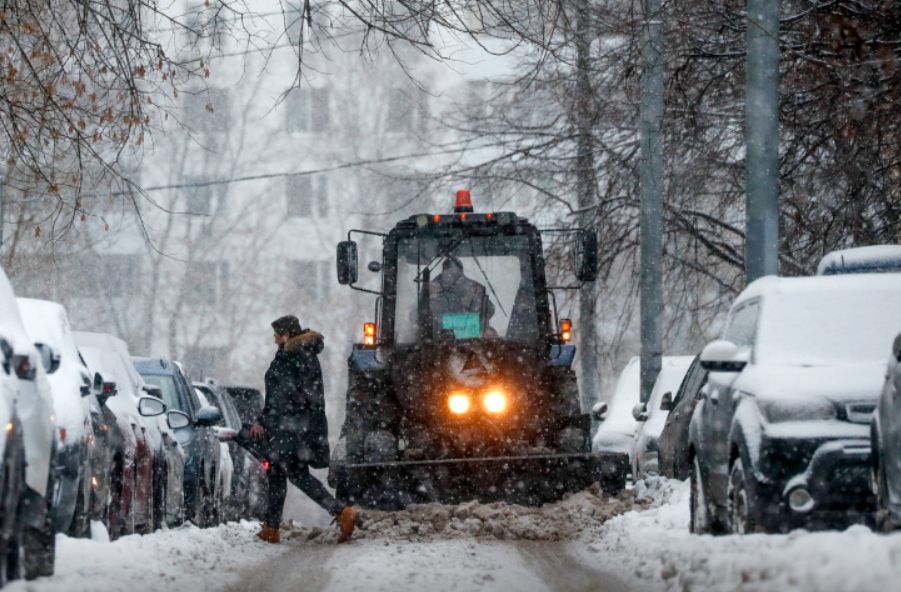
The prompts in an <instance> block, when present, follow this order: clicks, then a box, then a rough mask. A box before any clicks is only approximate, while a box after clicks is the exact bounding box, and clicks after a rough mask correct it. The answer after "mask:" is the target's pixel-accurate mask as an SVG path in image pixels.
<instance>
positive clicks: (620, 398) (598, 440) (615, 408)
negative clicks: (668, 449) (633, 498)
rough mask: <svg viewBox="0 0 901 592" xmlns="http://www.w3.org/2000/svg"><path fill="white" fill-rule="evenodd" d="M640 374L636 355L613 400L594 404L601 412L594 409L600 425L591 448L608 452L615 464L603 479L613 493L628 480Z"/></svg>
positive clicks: (639, 396)
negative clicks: (634, 410)
mask: <svg viewBox="0 0 901 592" xmlns="http://www.w3.org/2000/svg"><path fill="white" fill-rule="evenodd" d="M640 372H641V365H640V360H639V358H638V357H637V356H636V357H634V358H632V359H631V360H629V363H628V364H626V367H625V368H623V371H622V372H621V373H620V375H619V380H617V381H616V388H614V389H613V396H612V397H611V398H610V401H609V402H606V403H600V404H598V405H595V407H596V408H598V407H600V409H594V410H592V411H593V413H592V415H593V416H594V418H595V419H596V420H597V421H599V422H600V425H599V426H598V429H597V431H596V432H595V434H594V437H593V438H592V440H591V449H592V451H593V452H603V453H607V454H606V455H605V456H608V457H610V458H611V459H613V460H612V465H611V466H610V467H609V468H608V469H607V470H605V473H604V475H603V476H602V477H601V478H602V479H604V480H605V481H607V482H608V484H611V485H612V487H611V489H612V490H614V489H622V488H623V487H625V485H626V480H627V479H628V477H629V453H630V452H631V450H632V439H633V438H634V437H635V430H636V429H637V428H638V422H637V421H635V418H634V417H633V416H632V409H633V408H634V407H635V405H636V404H638V402H639V400H640V399H641V387H640V380H641V376H640Z"/></svg>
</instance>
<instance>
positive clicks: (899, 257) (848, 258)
mask: <svg viewBox="0 0 901 592" xmlns="http://www.w3.org/2000/svg"><path fill="white" fill-rule="evenodd" d="M898 272H901V245H872V246H869V247H855V248H853V249H842V250H840V251H832V252H831V253H827V254H826V255H825V256H824V257H823V258H822V259H821V260H820V264H819V265H818V266H817V275H838V274H843V273H898Z"/></svg>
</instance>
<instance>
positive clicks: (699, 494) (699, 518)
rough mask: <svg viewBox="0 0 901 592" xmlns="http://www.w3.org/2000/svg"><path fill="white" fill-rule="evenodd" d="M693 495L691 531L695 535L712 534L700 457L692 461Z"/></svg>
mask: <svg viewBox="0 0 901 592" xmlns="http://www.w3.org/2000/svg"><path fill="white" fill-rule="evenodd" d="M689 479H690V480H691V483H690V485H691V495H690V497H689V510H690V513H691V520H690V521H689V523H688V528H689V530H690V531H691V532H692V533H694V534H710V533H711V532H712V531H713V529H712V528H711V527H710V508H709V507H708V505H707V493H706V491H705V489H704V482H703V481H702V478H701V463H700V461H698V457H697V456H695V457H694V458H693V459H692V464H691V475H690V476H689Z"/></svg>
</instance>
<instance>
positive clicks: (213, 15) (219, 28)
mask: <svg viewBox="0 0 901 592" xmlns="http://www.w3.org/2000/svg"><path fill="white" fill-rule="evenodd" d="M223 11H224V6H223V4H222V2H219V1H216V0H204V1H200V2H189V3H188V5H187V7H186V11H185V25H186V30H185V34H186V35H187V36H188V44H189V45H191V44H196V46H197V48H198V49H200V50H201V51H203V52H209V51H210V50H211V49H214V48H217V49H218V48H219V47H221V46H222V40H223V38H224V36H225V33H226V32H227V30H228V25H227V23H226V22H225V19H224V18H223V16H224V15H223Z"/></svg>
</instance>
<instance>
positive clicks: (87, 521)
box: [67, 475, 91, 538]
mask: <svg viewBox="0 0 901 592" xmlns="http://www.w3.org/2000/svg"><path fill="white" fill-rule="evenodd" d="M87 478H88V476H87V475H85V477H84V478H83V479H82V481H81V482H80V483H79V484H78V498H77V499H76V500H75V514H74V515H73V516H72V524H70V525H69V532H68V533H67V534H68V535H69V536H70V537H74V538H85V537H89V536H90V535H91V508H90V507H89V506H88V505H87V503H86V502H85V494H84V488H85V482H84V479H87Z"/></svg>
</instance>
